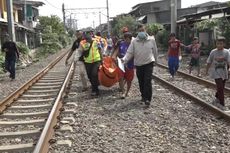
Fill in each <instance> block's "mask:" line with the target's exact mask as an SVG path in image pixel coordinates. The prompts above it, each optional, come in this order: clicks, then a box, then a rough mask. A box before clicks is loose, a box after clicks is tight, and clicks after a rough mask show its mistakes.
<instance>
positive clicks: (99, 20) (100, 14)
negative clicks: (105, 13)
mask: <svg viewBox="0 0 230 153" xmlns="http://www.w3.org/2000/svg"><path fill="white" fill-rule="evenodd" d="M99 25H101V11H100V12H99Z"/></svg>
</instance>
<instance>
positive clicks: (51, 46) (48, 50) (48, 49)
mask: <svg viewBox="0 0 230 153" xmlns="http://www.w3.org/2000/svg"><path fill="white" fill-rule="evenodd" d="M62 47H63V46H62V45H61V44H60V43H58V42H44V43H42V44H41V47H39V49H38V53H37V56H38V57H44V56H47V55H49V54H53V53H56V52H57V51H58V50H60V49H62Z"/></svg>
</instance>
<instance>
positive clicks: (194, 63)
mask: <svg viewBox="0 0 230 153" xmlns="http://www.w3.org/2000/svg"><path fill="white" fill-rule="evenodd" d="M189 65H190V66H197V67H199V66H200V59H199V58H191V61H190V64H189Z"/></svg>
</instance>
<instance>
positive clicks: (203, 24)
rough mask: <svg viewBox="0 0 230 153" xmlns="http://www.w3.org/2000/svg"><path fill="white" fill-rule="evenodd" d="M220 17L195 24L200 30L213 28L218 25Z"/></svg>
mask: <svg viewBox="0 0 230 153" xmlns="http://www.w3.org/2000/svg"><path fill="white" fill-rule="evenodd" d="M218 22H219V20H218V19H210V20H203V21H201V22H197V23H195V24H194V26H195V27H196V29H197V30H198V31H205V30H213V29H214V27H216V26H217V25H218Z"/></svg>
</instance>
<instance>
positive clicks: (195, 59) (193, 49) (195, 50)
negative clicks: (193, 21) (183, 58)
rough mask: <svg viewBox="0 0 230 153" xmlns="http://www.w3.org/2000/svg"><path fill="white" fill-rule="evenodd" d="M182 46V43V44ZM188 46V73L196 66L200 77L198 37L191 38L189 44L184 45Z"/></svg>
mask: <svg viewBox="0 0 230 153" xmlns="http://www.w3.org/2000/svg"><path fill="white" fill-rule="evenodd" d="M183 46H184V45H183ZM184 47H185V48H188V49H189V51H190V53H191V61H190V63H189V74H191V72H192V68H193V67H197V76H198V77H200V52H201V51H200V44H199V40H198V37H194V38H193V42H192V44H191V45H189V46H184Z"/></svg>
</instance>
